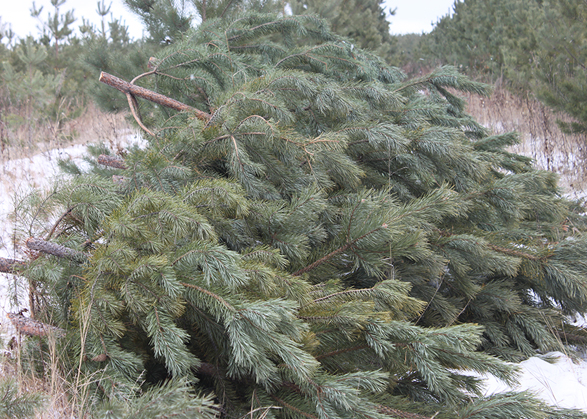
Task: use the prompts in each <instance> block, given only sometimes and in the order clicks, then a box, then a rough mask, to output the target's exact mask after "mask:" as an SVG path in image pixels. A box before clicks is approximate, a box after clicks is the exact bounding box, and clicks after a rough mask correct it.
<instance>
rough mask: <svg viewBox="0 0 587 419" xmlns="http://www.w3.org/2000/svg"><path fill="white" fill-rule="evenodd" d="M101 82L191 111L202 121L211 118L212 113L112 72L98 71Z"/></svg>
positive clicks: (172, 106) (127, 92)
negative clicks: (138, 84)
mask: <svg viewBox="0 0 587 419" xmlns="http://www.w3.org/2000/svg"><path fill="white" fill-rule="evenodd" d="M99 80H100V81H101V82H102V83H105V84H107V85H108V86H111V87H114V88H115V89H117V90H120V91H121V92H122V93H124V94H131V95H133V96H138V97H140V98H143V99H147V100H150V101H151V102H154V103H157V104H158V105H161V106H165V107H168V108H171V109H175V110H176V111H188V112H193V113H194V114H195V115H196V118H198V119H200V120H202V121H206V122H207V121H209V120H210V118H212V115H210V114H209V113H206V112H203V111H201V110H199V109H196V108H193V107H191V106H189V105H186V104H185V103H182V102H180V101H178V100H175V99H172V98H170V97H167V96H165V95H162V94H160V93H156V92H154V91H152V90H149V89H145V88H144V87H141V86H137V85H134V84H131V83H129V82H127V81H124V80H122V79H120V78H118V77H116V76H113V75H112V74H108V73H105V72H101V73H100V79H99Z"/></svg>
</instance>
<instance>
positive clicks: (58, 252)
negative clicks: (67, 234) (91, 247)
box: [26, 237, 87, 262]
mask: <svg viewBox="0 0 587 419" xmlns="http://www.w3.org/2000/svg"><path fill="white" fill-rule="evenodd" d="M26 246H27V247H28V248H29V249H31V250H36V251H38V252H43V253H46V254H48V255H53V256H57V257H60V258H65V259H70V260H73V261H76V262H79V261H80V260H85V259H86V258H87V255H86V254H85V253H82V252H78V251H77V250H73V249H70V248H69V247H65V246H62V245H60V244H57V243H52V242H48V241H45V240H43V239H36V238H34V237H31V238H29V239H28V240H27V241H26Z"/></svg>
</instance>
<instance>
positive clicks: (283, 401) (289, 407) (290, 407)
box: [269, 394, 318, 419]
mask: <svg viewBox="0 0 587 419" xmlns="http://www.w3.org/2000/svg"><path fill="white" fill-rule="evenodd" d="M269 397H271V398H272V399H273V400H275V401H276V402H277V403H278V404H280V405H282V406H283V407H287V408H288V409H290V410H292V411H294V412H296V413H297V414H299V415H302V416H304V417H306V418H308V419H318V417H317V416H314V415H311V414H309V413H307V412H304V411H303V410H300V409H298V408H297V407H295V406H292V405H291V404H289V403H287V402H286V401H285V400H282V399H280V398H279V397H277V396H274V395H273V394H271V395H269Z"/></svg>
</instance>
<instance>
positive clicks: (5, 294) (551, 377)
mask: <svg viewBox="0 0 587 419" xmlns="http://www.w3.org/2000/svg"><path fill="white" fill-rule="evenodd" d="M127 141H128V142H131V143H136V142H137V139H136V137H132V136H129V137H128V138H126V141H124V142H127ZM84 152H85V147H84V146H81V145H78V146H73V147H69V148H64V149H55V150H51V151H50V152H46V153H42V154H38V155H35V156H33V157H30V158H25V159H19V160H11V161H8V162H6V163H4V164H3V165H2V168H1V171H0V225H1V227H0V256H1V257H7V258H19V257H22V256H21V255H19V253H18V251H17V249H15V247H14V245H13V244H12V238H11V236H12V231H13V228H12V226H13V224H12V222H11V221H10V217H9V214H10V213H11V212H12V209H13V208H14V196H16V195H22V194H23V193H25V192H26V191H27V190H30V188H32V187H40V188H43V187H47V186H48V185H49V184H50V183H51V179H52V178H54V177H55V176H56V175H57V174H58V172H59V169H58V167H57V162H58V160H59V159H71V160H74V161H81V157H82V156H83V154H84ZM17 281H18V279H17V278H16V277H14V276H12V275H5V274H0V323H2V325H3V326H5V325H7V317H6V313H10V312H15V311H19V309H21V308H23V307H24V305H25V303H26V299H25V298H20V301H19V305H16V306H15V305H14V302H13V301H11V300H10V298H9V296H10V295H12V290H14V289H15V287H18V286H20V287H21V288H23V286H22V285H23V284H18V282H17ZM4 330H6V329H4ZM553 358H558V359H557V361H556V362H552V361H553ZM549 361H550V362H549ZM520 367H521V375H520V380H519V381H520V384H519V386H518V387H516V388H515V390H518V391H521V390H531V391H532V392H534V393H535V394H536V395H537V396H538V397H540V398H542V399H543V400H544V401H546V402H547V403H549V404H553V405H556V406H559V407H565V408H578V409H583V410H584V411H585V412H587V361H583V362H580V363H573V361H571V359H570V358H569V357H567V356H566V355H565V354H563V353H560V352H556V353H551V354H548V355H547V356H545V357H533V358H530V359H528V360H527V361H524V362H522V363H521V364H520ZM485 382H486V394H494V393H497V392H503V391H508V390H511V388H509V387H507V386H506V385H505V384H504V383H502V382H500V381H498V380H497V379H495V378H493V377H489V378H487V379H486V381H485Z"/></svg>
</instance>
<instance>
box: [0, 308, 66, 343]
mask: <svg viewBox="0 0 587 419" xmlns="http://www.w3.org/2000/svg"><path fill="white" fill-rule="evenodd" d="M6 316H7V317H8V318H9V319H10V321H11V322H12V324H13V325H14V327H15V328H16V330H17V332H18V333H22V334H23V335H28V336H48V335H54V336H57V337H60V338H62V337H64V336H65V330H63V329H60V328H58V327H55V326H51V325H49V324H45V323H43V322H40V321H38V320H33V319H31V318H28V317H25V316H23V315H22V314H20V313H7V314H6Z"/></svg>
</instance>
